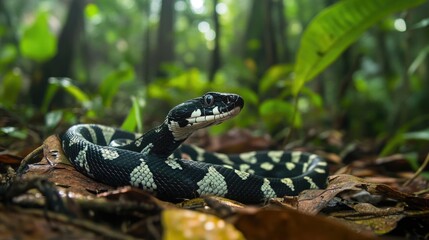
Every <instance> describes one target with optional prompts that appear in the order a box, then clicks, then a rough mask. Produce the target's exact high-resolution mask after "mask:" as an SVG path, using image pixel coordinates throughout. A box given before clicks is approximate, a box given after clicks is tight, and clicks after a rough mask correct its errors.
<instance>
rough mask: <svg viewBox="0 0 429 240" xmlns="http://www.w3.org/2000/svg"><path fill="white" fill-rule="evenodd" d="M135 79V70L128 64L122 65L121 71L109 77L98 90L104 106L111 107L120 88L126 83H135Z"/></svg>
mask: <svg viewBox="0 0 429 240" xmlns="http://www.w3.org/2000/svg"><path fill="white" fill-rule="evenodd" d="M134 78H135V72H134V68H133V67H132V66H130V65H128V64H123V65H121V66H120V68H119V69H117V70H115V71H113V72H112V73H110V74H109V75H107V77H106V78H105V79H104V80H103V82H102V83H101V84H100V88H99V90H98V91H99V93H100V95H101V97H102V99H103V106H105V107H109V106H111V104H112V101H113V97H114V96H115V95H116V93H117V92H118V91H119V87H120V86H121V85H122V84H123V83H125V82H130V81H134Z"/></svg>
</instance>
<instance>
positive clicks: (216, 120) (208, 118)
mask: <svg viewBox="0 0 429 240" xmlns="http://www.w3.org/2000/svg"><path fill="white" fill-rule="evenodd" d="M240 111H241V107H235V108H233V109H232V110H230V111H228V112H224V113H221V112H219V111H218V110H217V109H216V108H214V109H213V114H211V115H203V116H191V117H190V118H187V119H186V121H188V124H198V123H209V124H210V125H213V124H220V123H222V122H224V121H226V120H228V119H230V118H233V117H235V116H237V115H238V114H239V113H240ZM207 126H209V125H207Z"/></svg>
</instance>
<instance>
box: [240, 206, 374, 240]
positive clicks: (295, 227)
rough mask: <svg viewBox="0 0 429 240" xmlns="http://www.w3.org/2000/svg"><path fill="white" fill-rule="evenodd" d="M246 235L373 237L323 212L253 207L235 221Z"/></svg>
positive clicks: (322, 237) (281, 237) (253, 237)
mask: <svg viewBox="0 0 429 240" xmlns="http://www.w3.org/2000/svg"><path fill="white" fill-rule="evenodd" d="M234 224H235V226H236V227H237V229H239V230H240V231H241V232H242V233H243V234H244V236H245V237H246V239H289V240H293V239H299V240H307V239H308V240H310V239H311V240H313V239H319V240H323V239H360V240H362V239H374V238H373V237H372V236H371V235H369V234H361V233H357V232H354V231H351V230H350V229H348V228H347V227H345V226H344V225H342V224H340V223H338V222H336V221H332V220H329V219H327V218H325V217H321V216H313V215H307V214H303V213H301V212H298V211H296V210H293V209H287V208H285V209H282V210H274V209H254V210H253V211H250V210H249V209H247V211H243V212H242V213H240V215H239V216H238V218H237V219H236V220H235V221H234Z"/></svg>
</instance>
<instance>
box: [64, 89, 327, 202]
mask: <svg viewBox="0 0 429 240" xmlns="http://www.w3.org/2000/svg"><path fill="white" fill-rule="evenodd" d="M243 106H244V100H243V98H242V97H241V96H239V95H236V94H230V93H217V92H209V93H206V94H204V95H203V96H201V97H198V98H194V99H191V100H188V101H186V102H184V103H181V104H179V105H177V106H176V107H174V108H173V109H171V110H170V111H169V113H168V115H167V117H166V118H165V121H164V122H163V123H162V124H161V125H159V126H157V127H155V128H153V129H151V130H149V131H148V132H146V133H144V134H137V133H130V132H126V131H122V130H120V129H116V128H112V127H107V126H103V125H95V124H78V125H74V126H72V127H70V128H69V129H68V130H67V131H66V132H65V133H64V134H63V135H62V136H61V141H62V146H63V149H64V152H65V154H66V156H67V157H68V158H69V160H70V161H71V162H72V164H73V165H74V167H75V168H76V169H77V170H78V171H79V172H81V173H83V174H85V175H87V176H89V177H91V178H93V179H95V180H97V181H100V182H103V183H105V184H108V185H111V186H126V185H131V186H135V187H139V188H142V189H144V190H147V191H150V192H152V193H153V194H155V195H156V196H157V197H158V198H160V199H164V200H170V201H181V200H184V199H191V198H195V197H198V196H207V195H215V196H222V197H226V198H229V199H233V200H237V201H240V202H243V203H260V202H264V201H266V200H268V199H270V198H274V197H282V196H285V195H297V194H298V193H299V192H301V191H303V190H305V189H311V188H319V187H323V186H324V185H325V182H326V178H327V174H328V171H327V163H326V161H324V160H323V159H322V158H320V157H319V156H317V155H315V154H310V153H304V152H299V151H291V152H286V151H264V152H263V151H260V152H248V153H242V154H235V155H226V154H221V153H211V152H207V151H204V150H203V149H201V148H198V147H196V146H192V145H185V144H182V143H183V141H185V140H186V139H187V138H188V137H189V136H190V135H191V134H192V133H193V132H194V131H196V130H198V129H201V128H205V127H208V126H211V125H215V124H219V123H222V122H223V121H225V120H227V119H230V118H232V117H234V116H236V115H237V114H238V113H239V112H240V111H241V109H242V108H243ZM183 154H186V155H187V156H189V158H190V159H192V160H189V159H182V156H184V155H183Z"/></svg>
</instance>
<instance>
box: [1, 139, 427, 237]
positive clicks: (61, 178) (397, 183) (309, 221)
mask: <svg viewBox="0 0 429 240" xmlns="http://www.w3.org/2000/svg"><path fill="white" fill-rule="evenodd" d="M230 134H235V135H238V137H240V136H243V138H244V139H245V140H238V141H229V142H228V141H222V140H221V138H219V139H216V138H213V139H212V140H211V142H212V143H214V144H211V143H210V141H207V139H206V140H204V141H205V144H208V145H210V144H211V145H210V148H211V150H215V151H216V150H218V149H221V150H222V151H224V152H235V151H243V150H252V149H249V146H253V150H254V148H255V147H254V146H259V147H258V148H260V149H263V148H264V147H265V148H266V147H268V146H269V145H270V144H271V141H269V140H267V138H265V137H264V138H260V137H259V138H254V139H253V138H252V136H250V135H248V134H247V133H240V132H238V133H237V132H235V133H230ZM334 135H335V134H334ZM204 138H205V137H202V139H204ZM252 139H253V140H252ZM334 140H335V139H334ZM337 140H338V139H337ZM194 141H195V140H194ZM198 141H200V140H197V142H198ZM249 141H250V142H252V144H249ZM246 142H247V143H246ZM327 142H331V143H332V142H333V143H335V145H336V146H337V147H338V148H340V147H341V146H339V145H341V141H339V142H338V141H328V140H327ZM264 145H265V146H264ZM297 145H299V144H297ZM353 149H354V150H356V146H354V147H353V148H349V152H343V153H342V154H339V155H338V154H335V153H330V152H323V151H320V150H317V149H314V148H310V149H301V150H308V151H317V152H318V154H320V155H323V156H324V157H325V158H326V159H327V160H328V161H330V162H331V166H332V167H331V169H330V170H331V173H333V174H332V175H331V176H330V178H329V180H328V184H327V187H326V188H325V189H316V190H306V191H303V192H302V193H300V194H299V195H298V196H284V197H283V198H276V199H272V200H270V201H268V202H266V203H264V204H261V205H259V206H248V205H244V204H241V203H238V202H235V201H232V200H229V199H225V198H220V197H203V198H197V199H187V200H185V199H184V201H183V202H180V203H169V202H165V201H161V200H159V199H157V198H156V196H154V195H152V194H150V193H148V192H145V191H143V190H140V189H135V188H132V187H123V188H113V187H111V186H108V185H105V184H102V183H98V182H95V181H94V180H92V179H90V178H88V177H86V176H84V175H82V174H80V173H79V172H77V171H76V170H75V169H74V168H73V166H71V165H70V163H69V162H68V160H67V159H66V158H65V157H64V154H63V152H62V150H61V144H60V142H59V140H58V138H57V137H56V136H50V137H48V138H47V139H46V140H45V142H44V144H43V147H42V148H41V151H43V159H42V160H40V157H39V160H40V161H38V160H37V158H38V156H39V155H38V154H37V153H35V154H34V156H33V159H31V158H29V159H27V158H24V160H22V159H19V157H14V156H13V157H11V156H10V155H7V154H9V153H7V154H0V163H1V177H2V179H9V180H4V181H6V182H7V183H8V184H6V185H4V186H7V187H3V188H2V189H1V194H0V196H1V197H0V199H1V200H2V204H0V207H1V208H2V209H1V212H0V226H2V229H1V231H0V238H1V239H3V238H5V239H8V238H17V237H19V238H23V239H25V238H36V237H37V236H40V234H42V233H43V234H45V235H44V236H51V237H65V236H67V237H76V238H85V239H105V238H109V239H142V238H144V239H146V238H151V239H266V238H267V237H269V238H270V239H376V238H378V237H380V236H385V237H387V236H419V237H425V236H426V237H427V230H426V229H428V227H429V222H428V220H427V219H429V218H428V215H429V198H428V193H427V191H424V190H425V189H428V188H429V187H428V183H427V181H426V180H424V179H423V178H421V177H419V176H415V177H413V174H412V172H410V171H407V170H405V171H404V168H403V167H401V168H400V171H392V172H388V171H387V170H386V165H389V167H390V168H394V167H395V165H399V166H403V162H404V160H403V158H402V157H401V156H400V155H395V156H392V157H391V159H389V158H387V160H388V161H386V158H384V159H381V160H380V159H379V158H376V157H371V156H369V157H368V156H365V155H363V157H362V155H359V157H357V160H353V161H350V162H349V163H348V164H344V163H343V162H342V161H341V160H342V159H343V160H344V159H346V158H348V157H350V155H353V154H354V153H352V152H353V151H354V150H353ZM39 153H40V152H39ZM35 161H36V162H35ZM37 161H38V162H37ZM17 162H21V167H20V169H17V166H18V165H17ZM392 165H393V167H392ZM6 166H12V167H9V168H7V167H6ZM23 166H25V168H24V167H23ZM380 166H383V167H382V168H381V167H380ZM7 169H9V170H7ZM11 169H12V170H11ZM380 169H382V170H380ZM14 170H16V171H17V172H18V175H15V176H13V177H11V175H13V174H14ZM380 171H385V172H380ZM19 173H22V175H20V174H19ZM410 173H411V174H410ZM6 176H8V177H9V178H6ZM404 176H406V177H404ZM411 177H413V178H415V179H414V180H413V181H411V182H409V183H408V184H407V185H404V182H405V181H406V179H410V178H411ZM50 183H54V184H50ZM17 189H18V190H17ZM416 192H417V193H418V194H416ZM56 193H58V195H56ZM55 196H58V197H57V198H55ZM52 198H53V199H54V200H52ZM56 205H61V206H62V207H58V206H56ZM12 216H14V217H12ZM23 223H24V225H25V229H27V230H25V231H19V228H18V227H17V226H20V225H23ZM31 229H33V230H31ZM425 234H426V235H425Z"/></svg>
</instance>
